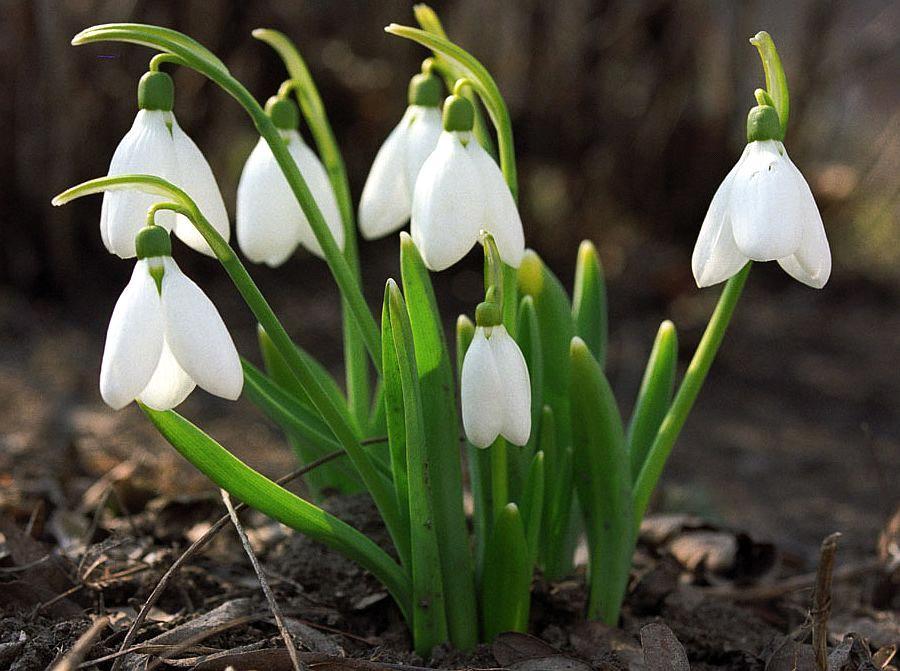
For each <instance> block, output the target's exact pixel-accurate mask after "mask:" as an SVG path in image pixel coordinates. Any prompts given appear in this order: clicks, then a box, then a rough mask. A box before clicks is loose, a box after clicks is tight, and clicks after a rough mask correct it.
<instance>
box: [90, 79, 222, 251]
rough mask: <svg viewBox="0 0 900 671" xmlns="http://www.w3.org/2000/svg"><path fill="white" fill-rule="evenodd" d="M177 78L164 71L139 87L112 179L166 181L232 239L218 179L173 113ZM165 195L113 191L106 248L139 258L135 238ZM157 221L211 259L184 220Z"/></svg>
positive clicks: (163, 217) (103, 220)
mask: <svg viewBox="0 0 900 671" xmlns="http://www.w3.org/2000/svg"><path fill="white" fill-rule="evenodd" d="M172 99H173V87H172V79H171V77H169V75H167V74H165V73H163V72H148V73H147V74H145V75H144V76H143V77H142V78H141V83H140V85H139V87H138V106H139V107H140V110H139V111H138V113H137V116H136V117H135V119H134V124H133V125H132V126H131V129H130V130H129V131H128V132H127V133H126V134H125V137H123V138H122V141H121V142H120V143H119V146H118V147H116V151H115V153H114V154H113V157H112V161H111V162H110V165H109V173H108V174H109V176H114V175H126V174H142V175H154V176H156V177H162V178H163V179H165V180H167V181H169V182H171V183H172V184H174V185H175V186H177V187H179V188H180V189H182V190H183V191H184V192H185V193H187V195H188V196H190V197H191V199H193V201H194V202H195V203H196V204H197V207H199V208H200V211H201V212H202V213H203V216H205V217H206V218H207V219H208V220H209V222H210V224H212V225H213V227H214V228H215V229H216V230H217V231H218V232H219V233H220V234H221V235H222V237H223V238H225V239H226V240H228V237H229V225H228V212H227V210H226V209H225V203H224V202H223V200H222V194H221V192H220V191H219V186H218V184H217V183H216V178H215V176H214V175H213V173H212V169H211V168H210V167H209V163H207V161H206V158H204V156H203V154H202V153H201V151H200V149H198V148H197V145H196V144H194V142H193V140H191V138H189V137H188V136H187V134H186V133H185V132H184V131H183V130H182V129H181V127H180V126H179V125H178V122H177V121H176V120H175V116H174V115H173V114H172ZM164 200H165V198H164V197H162V196H158V195H154V194H148V193H144V192H142V191H137V190H128V191H107V192H106V193H105V194H103V206H102V208H101V211H100V235H101V237H102V238H103V244H104V245H106V248H107V249H108V250H109V251H110V252H112V253H113V254H117V255H118V256H120V257H122V258H123V259H128V258H132V257H133V256H134V255H135V249H134V239H135V236H136V235H137V233H138V231H140V229H141V227H143V226H144V224H145V223H146V218H147V210H148V209H149V208H150V207H151V206H152V205H153V204H155V203H159V202H163V201H164ZM155 221H156V223H157V224H159V225H161V226H163V227H165V228H166V229H168V230H172V229H174V231H175V235H177V236H178V237H179V238H181V240H183V241H184V242H185V243H186V244H187V245H189V246H190V247H192V248H193V249H195V250H197V251H198V252H202V253H204V254H207V255H209V256H213V252H212V250H211V249H210V248H209V245H208V244H206V241H205V240H204V239H203V237H202V236H201V235H200V233H198V232H197V229H196V228H194V226H193V225H192V224H191V222H190V221H189V220H188V219H187V218H185V217H184V216H182V215H180V214H178V215H176V214H175V213H173V212H169V211H164V212H159V213H158V214H157V215H156V219H155Z"/></svg>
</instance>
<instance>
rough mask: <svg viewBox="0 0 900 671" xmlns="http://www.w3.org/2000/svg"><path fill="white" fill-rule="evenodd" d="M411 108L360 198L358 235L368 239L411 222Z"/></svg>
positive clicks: (374, 165)
mask: <svg viewBox="0 0 900 671" xmlns="http://www.w3.org/2000/svg"><path fill="white" fill-rule="evenodd" d="M412 109H413V108H412V107H408V108H407V109H406V113H405V114H404V115H403V118H402V119H400V123H398V124H397V125H396V126H395V127H394V129H393V130H392V131H391V132H390V134H389V135H388V136H387V139H386V140H385V141H384V144H382V145H381V148H380V149H379V150H378V153H377V154H375V160H374V161H373V162H372V168H371V170H369V176H368V177H367V178H366V185H365V186H364V187H363V192H362V196H361V197H360V199H359V232H360V233H361V234H362V236H363V237H364V238H365V239H366V240H374V239H375V238H380V237H382V236H385V235H387V234H388V233H393V232H394V231H396V230H397V229H398V228H401V227H402V226H403V225H404V224H405V223H406V222H407V220H408V219H409V214H410V208H411V207H412V193H411V191H412V187H411V184H414V182H408V181H407V177H406V175H407V173H406V136H407V134H408V132H409V124H410V122H411V121H412V116H413V115H412V112H411V110H412ZM422 160H423V161H424V160H425V159H424V158H423V159H422Z"/></svg>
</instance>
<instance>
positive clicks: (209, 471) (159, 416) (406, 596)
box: [140, 404, 412, 617]
mask: <svg viewBox="0 0 900 671" xmlns="http://www.w3.org/2000/svg"><path fill="white" fill-rule="evenodd" d="M140 407H141V410H143V411H144V413H145V414H146V415H147V416H148V417H149V418H150V420H151V421H152V422H153V423H154V424H155V425H156V427H157V428H158V429H159V430H160V432H161V433H162V434H163V435H164V436H165V437H166V439H167V440H169V442H170V443H171V444H172V446H173V447H174V448H175V449H176V450H177V451H178V452H179V453H180V454H181V455H182V456H183V457H184V458H185V459H187V460H188V461H189V462H190V463H191V464H193V465H194V466H195V467H196V468H197V469H198V470H199V471H200V472H201V473H203V474H204V475H206V476H207V477H208V478H209V479H210V480H212V481H213V482H215V483H216V484H217V485H218V486H219V487H221V488H222V489H225V490H226V491H228V493H230V494H232V495H233V496H235V497H236V498H238V499H240V500H241V501H243V502H244V503H246V504H247V505H249V506H250V507H252V508H255V509H256V510H259V511H260V512H262V513H265V514H266V515H269V516H270V517H272V518H274V519H276V520H278V521H279V522H281V523H283V524H286V525H287V526H289V527H291V528H292V529H297V530H298V531H301V532H302V533H304V534H306V535H307V536H309V537H310V538H312V539H314V540H317V541H319V542H322V543H324V544H326V545H328V546H329V547H331V548H334V549H335V550H337V551H338V552H340V553H341V554H343V555H344V556H346V557H349V558H350V559H352V560H354V561H356V562H358V563H359V564H360V565H362V566H364V567H365V568H366V569H368V570H369V571H371V572H372V574H373V575H375V577H377V578H378V580H379V581H380V582H381V583H382V584H383V585H384V586H385V587H386V588H387V589H388V591H389V592H390V593H391V595H392V596H393V597H394V600H395V601H396V602H397V605H398V606H400V610H401V611H403V613H404V616H405V617H406V616H407V615H408V614H409V613H410V612H411V606H412V589H411V585H410V581H409V577H408V576H407V575H406V573H405V572H404V571H403V570H402V569H401V568H400V566H399V565H398V564H397V562H395V561H394V560H393V559H391V558H390V556H388V554H387V553H386V552H385V551H384V550H382V549H381V548H380V547H378V545H376V544H375V543H374V542H373V541H372V540H371V539H369V538H368V537H367V536H365V535H364V534H362V533H360V532H359V531H358V530H356V529H354V528H353V527H351V526H350V525H349V524H347V523H345V522H343V521H342V520H340V519H338V518H337V517H335V516H333V515H331V514H329V513H327V512H325V511H324V510H322V509H321V508H318V507H317V506H315V505H313V504H311V503H309V502H308V501H306V500H304V499H301V498H300V497H299V496H297V495H296V494H293V493H291V492H289V491H288V490H286V489H285V488H284V487H281V486H279V485H277V484H276V483H274V482H272V481H271V480H269V478H267V477H265V476H264V475H262V474H261V473H258V472H257V471H255V470H253V469H252V468H250V467H249V466H247V464H245V463H244V462H242V461H241V460H240V459H238V458H237V457H235V456H234V455H233V454H231V452H229V451H228V450H226V449H225V448H224V447H222V446H221V445H220V444H219V443H217V442H216V441H215V440H213V439H212V438H210V437H209V436H207V435H206V434H204V433H203V432H202V431H200V429H198V428H197V427H195V426H194V425H192V424H191V423H190V422H188V421H187V420H186V419H184V418H183V417H181V416H180V415H178V413H176V412H174V411H171V410H169V411H166V412H159V411H157V410H152V409H150V408H148V407H147V406H145V405H142V404H140Z"/></svg>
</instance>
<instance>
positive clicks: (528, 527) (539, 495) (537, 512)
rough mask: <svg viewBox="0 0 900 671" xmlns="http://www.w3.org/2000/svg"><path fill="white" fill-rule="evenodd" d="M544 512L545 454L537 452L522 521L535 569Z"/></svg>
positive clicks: (523, 505) (526, 486) (527, 488)
mask: <svg viewBox="0 0 900 671" xmlns="http://www.w3.org/2000/svg"><path fill="white" fill-rule="evenodd" d="M543 512H544V453H543V452H540V451H539V452H537V454H535V455H534V459H532V460H531V468H529V469H528V479H527V480H526V481H525V494H524V496H523V497H522V519H523V520H524V521H525V538H526V539H527V540H528V563H529V566H531V567H532V570H533V569H534V566H535V564H536V563H537V558H538V550H539V549H540V545H539V543H540V542H541V518H542V517H543Z"/></svg>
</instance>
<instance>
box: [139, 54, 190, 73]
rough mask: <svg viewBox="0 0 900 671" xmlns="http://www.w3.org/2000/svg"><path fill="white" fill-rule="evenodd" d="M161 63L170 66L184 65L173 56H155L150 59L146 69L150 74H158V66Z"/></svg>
mask: <svg viewBox="0 0 900 671" xmlns="http://www.w3.org/2000/svg"><path fill="white" fill-rule="evenodd" d="M163 63H171V64H172V65H185V62H184V60H183V59H182V58H181V57H180V56H176V55H175V54H156V55H155V56H154V57H153V58H151V59H150V65H148V66H147V69H148V70H149V71H150V72H159V66H160V65H162V64H163Z"/></svg>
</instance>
